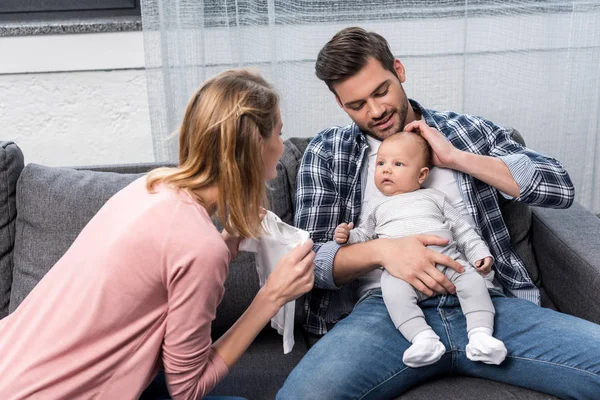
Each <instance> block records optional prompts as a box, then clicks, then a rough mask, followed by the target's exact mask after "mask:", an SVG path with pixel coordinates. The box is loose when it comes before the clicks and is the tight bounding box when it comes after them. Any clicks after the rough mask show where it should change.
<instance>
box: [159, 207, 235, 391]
mask: <svg viewBox="0 0 600 400" xmlns="http://www.w3.org/2000/svg"><path fill="white" fill-rule="evenodd" d="M193 221H194V222H195V223H196V225H198V224H197V222H198V221H197V220H193ZM208 224H209V222H205V225H207V226H204V227H203V228H202V230H204V231H198V228H197V226H196V227H194V226H193V225H194V224H193V223H189V221H182V220H181V218H179V219H177V218H175V219H174V223H173V224H172V225H171V227H172V229H171V230H170V232H169V234H168V235H167V239H166V241H165V246H164V249H163V255H164V256H163V259H164V263H165V269H166V273H165V280H166V282H165V284H166V287H167V293H168V313H167V316H166V319H167V323H166V331H165V336H164V341H163V346H162V361H163V365H164V369H165V376H166V380H167V386H168V387H169V392H170V394H171V396H172V398H173V399H177V400H179V399H186V400H187V399H198V398H202V397H203V396H204V395H205V394H207V393H208V392H210V391H211V390H212V389H213V388H214V387H215V385H216V384H217V383H218V382H219V381H220V380H221V379H223V377H224V376H225V375H227V373H228V368H227V365H226V364H225V362H224V361H223V359H222V358H221V357H220V356H219V354H218V353H217V352H216V351H215V350H214V349H213V348H212V340H211V336H210V333H211V322H212V321H213V320H214V319H215V315H216V310H217V306H218V305H219V303H220V302H221V299H222V297H223V293H224V286H223V285H224V282H225V278H226V276H227V270H228V263H229V252H228V251H227V249H226V246H225V243H224V242H223V241H222V240H221V239H220V235H218V233H216V231H214V232H213V231H211V229H214V228H213V227H212V226H208Z"/></svg>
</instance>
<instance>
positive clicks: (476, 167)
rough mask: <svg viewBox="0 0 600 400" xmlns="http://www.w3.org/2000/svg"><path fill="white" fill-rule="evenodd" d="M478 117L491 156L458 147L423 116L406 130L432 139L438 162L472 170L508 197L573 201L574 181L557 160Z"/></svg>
mask: <svg viewBox="0 0 600 400" xmlns="http://www.w3.org/2000/svg"><path fill="white" fill-rule="evenodd" d="M474 120H475V121H476V122H477V123H478V124H479V126H478V127H477V128H478V129H479V130H480V131H481V134H482V135H483V140H486V141H487V142H488V143H487V144H488V146H489V156H486V155H479V154H473V153H470V152H467V151H462V150H459V149H457V148H456V147H454V146H453V145H452V144H451V143H450V142H449V141H448V140H446V138H444V136H443V135H442V134H441V133H439V132H438V131H437V130H435V129H433V128H431V127H429V126H428V125H427V124H426V123H425V122H424V121H422V120H420V121H414V122H411V123H410V124H408V125H407V126H406V127H405V130H409V131H418V132H419V133H420V134H421V135H422V136H423V137H424V138H425V139H426V140H427V141H428V142H429V144H430V145H431V148H432V150H433V153H434V155H433V163H434V165H436V166H440V167H444V168H451V169H455V170H457V171H460V172H463V173H465V174H469V175H471V176H473V177H474V178H476V179H479V180H480V181H482V182H485V183H487V184H488V185H490V186H493V187H494V188H496V189H498V190H499V191H500V192H501V193H502V194H503V196H504V197H506V198H508V199H512V200H517V201H522V202H524V203H527V204H531V205H537V206H545V207H555V208H567V207H569V206H570V205H571V204H572V203H573V199H574V197H575V190H574V188H573V183H572V182H571V179H570V178H569V174H568V173H567V171H566V170H565V169H564V168H563V166H562V165H561V164H560V163H559V162H558V161H557V160H555V159H553V158H550V157H547V156H544V155H542V154H539V153H536V152H534V151H532V150H530V149H527V148H525V147H523V146H521V145H520V144H518V143H517V142H515V141H514V140H512V139H511V138H510V137H509V135H508V133H507V132H506V130H505V129H503V128H500V127H498V126H496V125H494V124H492V123H491V122H489V121H485V120H482V119H479V118H476V119H474Z"/></svg>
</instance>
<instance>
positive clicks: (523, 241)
mask: <svg viewBox="0 0 600 400" xmlns="http://www.w3.org/2000/svg"><path fill="white" fill-rule="evenodd" d="M507 131H508V133H509V135H510V136H511V138H512V139H513V140H514V141H515V142H517V143H519V144H521V145H523V146H525V141H524V140H523V137H522V136H521V134H520V133H519V132H518V131H517V130H515V129H513V128H507ZM498 198H499V203H500V211H501V212H502V218H503V219H504V223H505V224H506V228H507V229H508V233H509V235H510V243H511V244H512V246H513V248H514V249H515V251H516V253H517V254H518V255H519V257H521V260H522V261H523V264H525V268H526V269H527V272H529V276H530V277H531V280H532V281H533V283H535V284H536V285H537V286H541V284H542V282H541V276H540V272H539V268H538V265H537V261H536V258H535V255H534V253H533V246H532V243H531V223H532V218H533V217H532V214H531V207H529V206H528V205H527V204H524V203H520V202H516V201H509V200H506V199H505V198H504V197H503V196H502V195H501V194H498Z"/></svg>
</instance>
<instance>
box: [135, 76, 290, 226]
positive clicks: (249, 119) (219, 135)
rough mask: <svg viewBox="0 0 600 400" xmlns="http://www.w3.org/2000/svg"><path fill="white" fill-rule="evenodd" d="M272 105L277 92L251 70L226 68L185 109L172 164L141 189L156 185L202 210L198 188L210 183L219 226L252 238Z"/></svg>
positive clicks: (273, 112)
mask: <svg viewBox="0 0 600 400" xmlns="http://www.w3.org/2000/svg"><path fill="white" fill-rule="evenodd" d="M278 103H279V99H278V96H277V93H276V92H275V91H274V89H273V88H272V87H271V85H269V84H268V83H267V82H266V81H265V80H264V79H263V78H262V77H261V76H260V74H258V73H257V72H254V71H250V70H244V69H235V70H228V71H225V72H222V73H220V74H218V75H216V76H214V77H213V78H211V79H209V80H207V81H206V82H204V83H203V84H202V86H201V87H200V88H199V89H198V90H197V91H196V93H195V94H194V95H193V96H192V98H191V99H190V101H189V103H188V105H187V109H186V112H185V116H184V118H183V122H182V124H181V128H180V131H179V163H178V166H177V167H176V168H159V169H156V170H153V171H151V172H150V173H149V174H148V177H147V180H146V188H147V189H148V190H149V191H150V192H153V188H154V185H155V184H157V183H159V182H162V183H163V184H165V185H168V186H170V187H173V188H175V189H176V190H183V191H185V192H186V193H188V194H189V195H190V196H191V197H192V198H193V199H194V200H196V201H198V202H199V203H200V204H202V205H204V206H206V204H205V201H204V199H202V197H201V196H200V195H199V194H198V190H199V189H203V188H206V187H209V186H212V185H216V187H217V188H218V193H219V194H218V200H217V205H216V206H217V209H216V213H217V217H218V219H219V221H220V222H221V224H222V225H223V227H224V228H225V229H227V231H229V232H232V233H233V232H235V231H237V232H238V233H239V234H240V235H242V236H244V237H257V236H258V234H259V229H260V218H259V213H260V207H261V206H262V204H263V200H264V199H265V176H264V164H263V159H262V154H261V149H262V147H261V141H264V140H267V139H269V138H270V137H271V135H272V133H273V128H274V126H275V125H276V124H277V122H278V118H279V117H278V115H279V114H278V111H277V110H278Z"/></svg>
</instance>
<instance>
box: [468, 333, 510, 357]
mask: <svg viewBox="0 0 600 400" xmlns="http://www.w3.org/2000/svg"><path fill="white" fill-rule="evenodd" d="M466 350H467V358H468V359H469V360H471V361H481V362H483V363H485V364H495V365H499V364H500V363H501V362H502V361H504V358H505V357H506V347H505V346H504V343H502V341H500V340H498V339H496V338H495V337H493V336H492V330H491V329H490V328H485V327H480V328H473V329H471V330H470V331H469V343H468V344H467V348H466Z"/></svg>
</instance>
